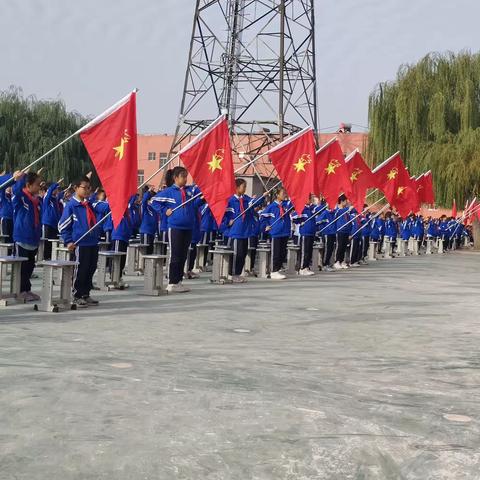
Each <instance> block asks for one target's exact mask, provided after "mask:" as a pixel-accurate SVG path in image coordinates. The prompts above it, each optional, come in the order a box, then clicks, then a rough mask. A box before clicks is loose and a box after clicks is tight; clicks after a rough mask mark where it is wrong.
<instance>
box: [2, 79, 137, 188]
mask: <svg viewBox="0 0 480 480" xmlns="http://www.w3.org/2000/svg"><path fill="white" fill-rule="evenodd" d="M137 91H138V89H137V88H135V89H134V90H133V91H132V92H130V93H129V94H128V95H126V96H125V97H123V98H122V99H121V100H119V101H118V102H116V103H115V104H114V105H112V106H111V107H109V108H107V109H106V110H105V111H104V112H102V113H101V114H100V115H97V116H96V117H95V118H94V119H93V120H90V121H89V122H88V123H87V124H86V125H84V126H83V127H81V128H79V129H78V130H77V131H75V132H73V133H72V134H71V135H69V136H68V137H67V138H65V139H64V140H62V141H61V142H60V143H59V144H57V145H55V146H54V147H53V148H51V149H50V150H48V152H46V153H44V154H43V155H41V156H40V157H38V158H37V159H36V160H34V161H33V162H32V163H30V164H29V165H27V166H26V167H24V168H22V170H20V171H21V172H26V171H28V170H29V169H30V168H32V167H33V166H34V165H36V164H37V163H38V162H40V161H41V160H43V159H44V158H45V157H47V156H48V155H50V154H51V153H52V152H54V151H55V150H57V149H58V148H60V147H61V146H62V145H64V144H65V143H67V142H68V141H69V140H71V139H72V138H73V137H75V136H77V135H79V134H80V133H82V132H83V131H84V130H86V129H87V128H90V126H92V125H94V124H95V123H96V122H98V121H99V119H102V118H104V117H106V116H107V115H108V114H110V113H111V112H112V111H114V110H115V109H116V108H118V106H119V105H121V104H122V102H125V101H126V99H128V97H130V95H131V94H132V93H136V92H137ZM12 178H13V177H12ZM11 181H12V179H11V178H10V179H8V180H7V181H5V182H3V183H2V184H1V185H0V190H2V189H3V188H4V187H5V186H6V185H8V184H9V183H10V182H11Z"/></svg>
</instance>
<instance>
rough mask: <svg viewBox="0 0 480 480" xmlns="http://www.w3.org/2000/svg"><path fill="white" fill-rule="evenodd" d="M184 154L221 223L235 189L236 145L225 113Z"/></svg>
mask: <svg viewBox="0 0 480 480" xmlns="http://www.w3.org/2000/svg"><path fill="white" fill-rule="evenodd" d="M180 158H181V160H182V162H183V163H184V165H185V166H186V167H187V169H188V171H189V173H190V175H191V176H192V178H193V180H194V182H195V183H196V184H197V185H198V187H199V188H200V190H201V192H202V194H203V196H204V197H205V200H206V201H207V203H208V206H209V207H210V210H211V211H212V214H213V216H214V217H215V220H216V222H217V225H220V224H221V223H222V219H223V215H224V214H225V208H226V206H227V202H228V199H229V197H230V196H231V195H233V194H234V193H235V178H234V176H233V160H232V147H231V145H230V133H229V131H228V123H227V119H226V118H225V115H222V116H220V117H219V118H217V119H216V120H215V121H214V122H213V123H211V124H210V125H209V126H208V127H207V128H206V129H205V130H204V131H203V132H202V133H200V134H199V135H198V136H197V137H196V138H195V139H194V140H193V141H192V142H190V143H189V144H188V145H187V146H186V147H185V148H183V149H182V150H181V152H180Z"/></svg>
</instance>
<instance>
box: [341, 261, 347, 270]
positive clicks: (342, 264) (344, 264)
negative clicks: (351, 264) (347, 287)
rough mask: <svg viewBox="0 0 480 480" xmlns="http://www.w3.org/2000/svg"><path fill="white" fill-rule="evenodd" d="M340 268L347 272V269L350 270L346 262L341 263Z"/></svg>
mask: <svg viewBox="0 0 480 480" xmlns="http://www.w3.org/2000/svg"><path fill="white" fill-rule="evenodd" d="M340 266H341V267H342V268H343V269H344V270H346V269H347V268H348V265H347V264H346V263H345V262H343V263H341V264H340Z"/></svg>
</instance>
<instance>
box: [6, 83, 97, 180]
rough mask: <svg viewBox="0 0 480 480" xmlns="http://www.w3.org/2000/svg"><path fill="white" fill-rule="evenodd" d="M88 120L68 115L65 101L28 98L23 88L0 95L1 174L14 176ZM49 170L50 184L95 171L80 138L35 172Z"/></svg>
mask: <svg viewBox="0 0 480 480" xmlns="http://www.w3.org/2000/svg"><path fill="white" fill-rule="evenodd" d="M86 122H87V119H86V118H85V117H83V116H82V115H80V114H79V113H77V112H68V111H67V110H66V108H65V104H64V103H63V101H61V100H37V99H36V98H35V97H34V96H30V97H26V98H25V97H24V95H23V92H22V90H21V89H20V88H16V87H10V88H9V89H8V90H6V91H3V92H0V170H6V171H7V172H12V171H13V170H16V169H21V168H23V167H25V166H26V165H28V164H29V163H31V162H32V161H33V160H35V159H36V158H38V157H40V156H41V155H42V154H43V153H45V152H47V151H48V150H49V149H50V148H52V147H54V146H55V145H57V144H58V143H60V142H61V141H62V140H64V139H65V138H66V137H68V136H69V135H70V134H72V133H73V132H75V131H76V130H78V129H79V128H80V127H81V126H83V125H85V123H86ZM40 167H45V169H46V171H45V173H44V174H43V175H42V176H43V177H44V178H45V179H47V180H58V179H59V178H61V177H64V178H65V182H70V181H72V180H74V179H75V178H76V177H78V176H80V175H82V174H85V173H87V172H88V171H90V170H92V164H91V162H90V158H89V156H88V154H87V151H86V150H85V148H84V146H83V143H82V141H81V140H80V138H79V137H75V138H73V139H72V140H70V141H68V142H67V143H66V144H64V145H63V146H62V147H60V148H59V149H57V150H56V151H55V152H53V153H52V154H51V155H49V156H48V157H46V158H45V160H44V161H42V162H40V163H39V164H37V166H36V167H35V168H40Z"/></svg>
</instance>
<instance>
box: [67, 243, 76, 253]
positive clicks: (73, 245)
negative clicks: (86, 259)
mask: <svg viewBox="0 0 480 480" xmlns="http://www.w3.org/2000/svg"><path fill="white" fill-rule="evenodd" d="M67 248H68V250H70V252H73V251H74V250H75V244H74V243H69V244H68V245H67Z"/></svg>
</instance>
